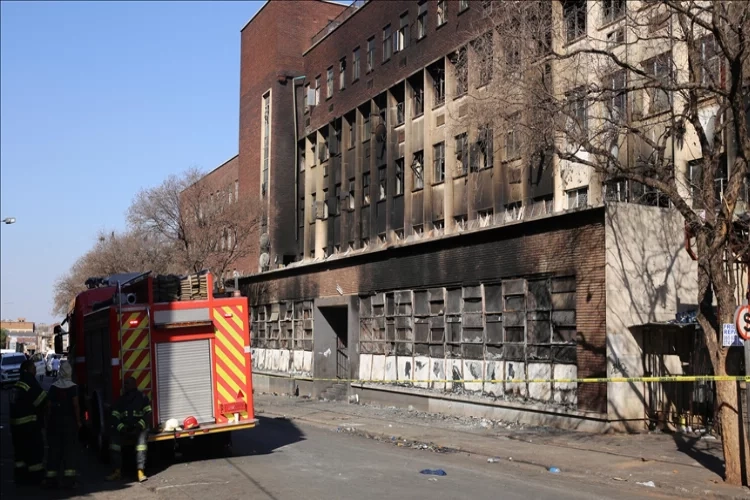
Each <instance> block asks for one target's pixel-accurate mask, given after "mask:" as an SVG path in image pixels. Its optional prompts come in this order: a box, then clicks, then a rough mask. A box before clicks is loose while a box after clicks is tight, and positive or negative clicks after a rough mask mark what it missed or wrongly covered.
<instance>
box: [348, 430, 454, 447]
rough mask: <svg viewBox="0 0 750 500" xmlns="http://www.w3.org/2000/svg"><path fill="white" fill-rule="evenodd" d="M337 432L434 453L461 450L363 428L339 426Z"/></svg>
mask: <svg viewBox="0 0 750 500" xmlns="http://www.w3.org/2000/svg"><path fill="white" fill-rule="evenodd" d="M336 432H348V433H350V434H354V435H357V436H360V437H364V438H367V439H372V440H374V441H380V442H382V443H390V444H393V445H395V446H398V447H399V448H411V449H413V450H429V451H431V452H433V453H456V452H458V451H459V450H457V449H455V448H449V447H446V446H440V445H438V444H435V443H432V442H429V443H425V442H422V441H414V440H410V439H403V438H400V437H396V436H390V437H386V436H381V435H376V434H370V433H369V432H363V431H361V430H358V429H355V428H354V427H338V428H337V429H336Z"/></svg>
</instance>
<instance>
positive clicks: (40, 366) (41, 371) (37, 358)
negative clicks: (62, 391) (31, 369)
mask: <svg viewBox="0 0 750 500" xmlns="http://www.w3.org/2000/svg"><path fill="white" fill-rule="evenodd" d="M31 361H33V362H34V366H36V376H37V377H39V378H42V377H44V376H45V375H46V374H47V362H46V361H45V359H44V354H42V353H41V352H35V353H34V354H33V355H32V356H31Z"/></svg>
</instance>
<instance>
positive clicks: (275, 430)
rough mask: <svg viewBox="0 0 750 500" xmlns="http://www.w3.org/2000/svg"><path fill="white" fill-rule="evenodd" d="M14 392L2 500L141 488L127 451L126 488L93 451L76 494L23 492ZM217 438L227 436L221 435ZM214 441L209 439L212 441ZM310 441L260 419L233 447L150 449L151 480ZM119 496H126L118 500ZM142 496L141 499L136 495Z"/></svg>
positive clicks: (1, 466) (4, 403)
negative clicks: (17, 477) (175, 468)
mask: <svg viewBox="0 0 750 500" xmlns="http://www.w3.org/2000/svg"><path fill="white" fill-rule="evenodd" d="M8 392H9V391H8V390H6V389H3V390H2V394H1V395H0V426H2V428H1V429H0V497H2V498H3V499H5V498H9V499H14V498H19V499H20V498H23V499H47V498H60V499H66V498H73V497H87V496H93V495H97V494H99V493H105V492H108V493H110V495H109V496H108V498H109V497H112V498H115V497H119V496H120V495H122V498H129V497H131V495H133V494H134V493H131V492H128V491H127V490H128V489H129V488H132V487H134V486H136V483H135V463H134V459H135V457H134V455H133V454H132V452H131V453H128V452H127V450H124V451H125V453H126V454H125V455H124V456H123V475H124V476H125V480H124V481H122V482H107V481H105V479H104V478H105V477H106V475H107V474H109V473H110V472H111V468H110V467H111V466H109V465H106V464H102V463H100V462H98V460H97V455H96V452H95V450H93V449H85V448H83V447H81V448H80V450H79V454H78V455H79V461H78V462H79V463H78V467H77V469H78V481H79V486H78V488H76V489H75V490H45V489H43V488H42V487H41V485H35V486H28V487H20V486H16V485H15V484H14V483H13V465H14V463H13V446H12V444H11V436H10V425H9V411H8V410H9V408H8ZM216 436H221V434H217V435H216ZM206 437H208V436H206ZM304 440H305V436H304V433H303V432H302V431H301V430H300V429H299V428H298V427H297V426H296V425H294V424H293V423H292V422H291V421H289V420H287V419H284V418H268V417H259V424H258V427H256V428H255V429H249V430H244V431H237V432H234V433H232V436H231V446H230V447H226V446H223V444H224V443H223V442H222V441H221V440H220V439H205V437H202V438H199V439H193V440H191V439H189V438H186V439H180V440H178V441H179V442H178V449H177V453H174V454H173V453H172V451H173V450H174V444H175V443H174V442H171V441H170V442H162V443H159V446H156V443H151V444H150V445H149V463H148V465H147V469H146V472H147V474H149V475H150V476H154V475H157V474H158V473H160V472H162V471H164V470H166V469H168V468H169V467H171V466H172V465H175V464H179V463H189V462H194V461H201V460H211V459H227V458H234V457H243V456H250V455H268V454H271V453H274V452H275V451H276V450H278V449H279V448H282V447H284V446H288V445H290V444H294V443H297V442H301V441H304ZM115 492H121V493H118V494H117V495H112V494H113V493H115ZM135 496H137V495H135Z"/></svg>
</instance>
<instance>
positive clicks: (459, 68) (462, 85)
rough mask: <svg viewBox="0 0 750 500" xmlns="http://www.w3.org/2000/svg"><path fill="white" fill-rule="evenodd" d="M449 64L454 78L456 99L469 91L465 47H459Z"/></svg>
mask: <svg viewBox="0 0 750 500" xmlns="http://www.w3.org/2000/svg"><path fill="white" fill-rule="evenodd" d="M451 63H452V64H453V69H454V71H455V77H456V88H455V95H456V96H457V97H458V96H462V95H464V94H465V93H466V92H467V91H468V90H469V64H468V60H467V53H466V47H461V48H460V49H458V50H457V51H456V52H455V53H454V54H453V56H452V57H451Z"/></svg>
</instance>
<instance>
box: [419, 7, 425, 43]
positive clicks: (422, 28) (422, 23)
mask: <svg viewBox="0 0 750 500" xmlns="http://www.w3.org/2000/svg"><path fill="white" fill-rule="evenodd" d="M426 36H427V10H424V11H422V12H420V13H419V15H418V16H417V40H421V39H422V38H424V37H426Z"/></svg>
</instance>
